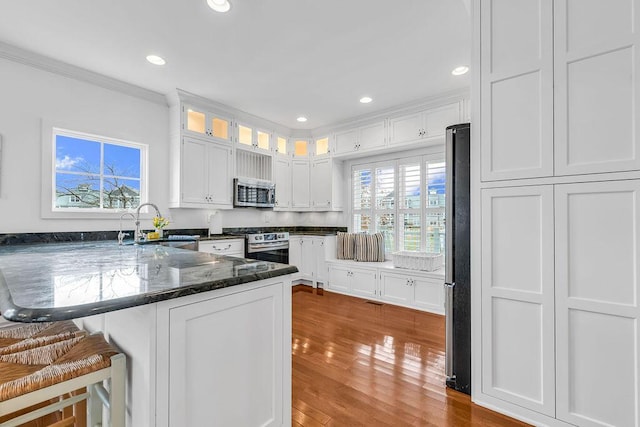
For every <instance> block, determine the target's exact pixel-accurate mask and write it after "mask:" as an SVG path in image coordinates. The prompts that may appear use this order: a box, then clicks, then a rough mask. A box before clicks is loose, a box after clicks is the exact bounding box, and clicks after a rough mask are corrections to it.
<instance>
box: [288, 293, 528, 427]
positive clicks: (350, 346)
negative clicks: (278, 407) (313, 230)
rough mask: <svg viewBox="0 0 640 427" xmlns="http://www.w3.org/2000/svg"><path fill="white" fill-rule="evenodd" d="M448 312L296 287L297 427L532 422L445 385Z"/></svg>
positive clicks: (487, 424)
mask: <svg viewBox="0 0 640 427" xmlns="http://www.w3.org/2000/svg"><path fill="white" fill-rule="evenodd" d="M444 352H445V344H444V317H443V316H438V315H435V314H430V313H424V312H420V311H416V310H411V309H407V308H403V307H396V306H393V305H390V304H383V305H379V304H372V303H367V302H366V301H365V300H363V299H360V298H353V297H348V296H344V295H340V294H336V293H332V292H323V291H322V289H318V290H314V289H312V288H310V287H308V286H295V287H293V337H292V359H293V383H292V387H293V401H292V402H293V403H292V406H293V408H292V425H293V426H305V427H316V426H456V427H459V426H525V425H527V424H524V423H521V422H519V421H516V420H513V419H511V418H508V417H505V416H503V415H500V414H497V413H495V412H492V411H489V410H487V409H484V408H481V407H479V406H477V405H475V404H473V403H471V400H470V398H469V396H467V395H465V394H462V393H458V392H456V391H453V390H450V389H447V388H446V387H445V385H444V381H445V375H444V363H445V362H444V360H445V353H444Z"/></svg>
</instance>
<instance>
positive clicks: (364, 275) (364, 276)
mask: <svg viewBox="0 0 640 427" xmlns="http://www.w3.org/2000/svg"><path fill="white" fill-rule="evenodd" d="M377 290H378V286H377V283H376V272H375V271H370V270H356V269H352V270H351V291H352V292H353V294H354V295H361V296H365V297H375V296H376V291H377Z"/></svg>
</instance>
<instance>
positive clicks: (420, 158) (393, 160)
mask: <svg viewBox="0 0 640 427" xmlns="http://www.w3.org/2000/svg"><path fill="white" fill-rule="evenodd" d="M427 162H429V163H444V162H445V153H444V147H441V148H440V149H438V148H437V147H436V148H435V149H433V148H432V149H431V150H428V151H423V150H420V151H417V152H399V153H391V154H388V155H383V156H376V157H373V158H366V159H357V160H354V161H352V162H350V163H349V164H348V165H346V167H347V171H348V173H349V193H348V197H349V201H348V202H349V225H348V229H349V231H354V228H353V226H354V215H355V214H363V213H364V214H367V213H369V214H370V215H371V224H372V230H371V232H377V231H378V230H377V228H376V219H375V215H376V213H387V212H388V213H393V214H394V228H393V230H394V236H393V241H394V248H393V249H391V250H387V251H386V254H385V258H387V259H393V255H392V254H391V253H392V252H396V251H398V250H399V249H398V245H399V243H400V239H399V238H400V232H399V230H400V229H399V227H398V225H399V220H400V215H401V214H402V213H405V212H408V213H418V212H417V211H418V210H417V209H415V210H414V209H411V210H406V209H402V208H401V207H400V198H399V166H400V165H402V164H415V163H419V164H420V251H422V252H424V251H426V249H427V209H426V203H427V200H428V199H427V198H426V178H427V176H426V173H427V170H426V163H427ZM391 165H393V166H394V169H395V188H394V194H395V202H394V206H395V209H393V210H377V209H376V208H375V191H376V189H375V168H376V167H380V166H391ZM445 167H446V165H445ZM356 169H371V171H372V172H371V180H372V187H371V209H364V210H363V209H354V207H353V172H354V170H356Z"/></svg>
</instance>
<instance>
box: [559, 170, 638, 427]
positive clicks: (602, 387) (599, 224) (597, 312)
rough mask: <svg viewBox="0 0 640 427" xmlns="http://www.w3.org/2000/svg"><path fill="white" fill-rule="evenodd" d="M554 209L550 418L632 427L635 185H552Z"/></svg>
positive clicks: (634, 391) (635, 308)
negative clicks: (554, 404)
mask: <svg viewBox="0 0 640 427" xmlns="http://www.w3.org/2000/svg"><path fill="white" fill-rule="evenodd" d="M555 205H556V223H555V234H556V260H555V262H556V269H555V281H556V286H555V293H556V316H555V317H556V318H555V322H556V346H557V356H556V360H557V366H556V372H557V380H556V381H557V384H558V390H557V394H556V396H557V411H556V415H557V417H558V418H559V419H562V420H564V421H567V422H569V423H571V424H574V425H600V426H605V425H612V426H613V425H615V426H633V425H638V423H639V420H638V401H639V398H640V397H639V395H638V387H637V385H638V378H637V375H635V374H634V372H638V368H639V367H640V357H639V355H638V351H637V346H638V342H640V330H639V329H638V327H637V325H638V319H639V316H640V310H639V308H638V295H639V294H640V278H639V277H638V273H637V272H638V268H639V267H640V265H639V264H640V263H639V259H638V254H639V253H640V180H626V181H610V182H592V183H575V184H562V185H556V187H555ZM603 366H611V367H615V368H614V370H615V372H618V373H621V374H620V375H615V374H612V373H611V372H610V371H609V370H607V369H602V367H603Z"/></svg>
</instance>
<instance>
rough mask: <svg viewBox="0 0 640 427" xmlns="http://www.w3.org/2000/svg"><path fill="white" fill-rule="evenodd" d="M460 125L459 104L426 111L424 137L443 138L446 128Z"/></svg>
mask: <svg viewBox="0 0 640 427" xmlns="http://www.w3.org/2000/svg"><path fill="white" fill-rule="evenodd" d="M459 123H460V103H458V102H457V103H455V104H451V105H446V106H444V107H441V108H434V109H433V110H430V111H427V113H426V115H425V130H426V131H427V134H426V137H428V138H431V137H436V136H444V131H445V129H446V127H447V126H451V125H457V124H459Z"/></svg>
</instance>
